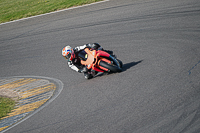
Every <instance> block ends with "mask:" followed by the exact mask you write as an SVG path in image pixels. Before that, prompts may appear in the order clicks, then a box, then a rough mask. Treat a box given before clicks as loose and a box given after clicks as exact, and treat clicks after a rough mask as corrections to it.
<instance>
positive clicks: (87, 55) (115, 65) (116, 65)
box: [78, 48, 123, 73]
mask: <svg viewBox="0 0 200 133" xmlns="http://www.w3.org/2000/svg"><path fill="white" fill-rule="evenodd" d="M78 57H79V58H80V60H81V64H82V65H84V66H86V67H87V68H88V69H92V70H93V71H95V72H96V73H97V72H102V73H104V72H107V73H110V72H121V71H122V66H123V63H122V61H120V60H119V59H116V58H115V57H114V56H113V55H111V54H109V53H107V52H105V51H103V50H95V49H89V48H85V49H84V50H83V51H81V52H80V53H79V54H78Z"/></svg>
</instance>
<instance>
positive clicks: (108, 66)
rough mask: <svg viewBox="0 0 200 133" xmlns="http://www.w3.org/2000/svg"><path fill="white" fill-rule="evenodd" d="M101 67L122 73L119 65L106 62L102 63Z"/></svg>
mask: <svg viewBox="0 0 200 133" xmlns="http://www.w3.org/2000/svg"><path fill="white" fill-rule="evenodd" d="M99 65H100V66H102V67H104V68H107V69H109V70H110V71H111V72H121V71H122V69H121V68H120V67H118V66H117V65H114V64H109V63H107V62H105V61H100V62H99Z"/></svg>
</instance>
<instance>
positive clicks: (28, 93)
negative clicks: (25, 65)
mask: <svg viewBox="0 0 200 133" xmlns="http://www.w3.org/2000/svg"><path fill="white" fill-rule="evenodd" d="M55 89H56V86H55V85H54V84H53V83H51V84H49V85H46V86H42V87H38V88H33V89H31V90H28V91H24V92H20V93H19V94H20V95H21V98H22V99H24V98H27V97H31V96H34V95H37V94H41V93H43V92H47V91H50V90H55Z"/></svg>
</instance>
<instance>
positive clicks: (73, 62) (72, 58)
mask: <svg viewBox="0 0 200 133" xmlns="http://www.w3.org/2000/svg"><path fill="white" fill-rule="evenodd" d="M85 48H92V49H95V50H104V49H103V48H102V47H101V46H100V45H99V44H98V43H93V44H85V45H83V46H77V47H75V48H74V49H72V48H71V47H70V46H66V47H64V48H63V49H62V55H63V57H64V58H65V59H67V60H68V65H69V67H70V68H71V69H73V70H75V71H77V72H79V73H84V77H85V78H86V79H91V78H93V77H94V76H95V75H96V74H97V73H96V72H95V71H94V70H92V69H90V70H88V69H87V67H86V66H83V65H82V64H81V62H80V59H79V58H78V54H79V53H80V52H81V51H82V50H84V49H85ZM104 51H106V52H108V53H109V54H113V51H110V50H104Z"/></svg>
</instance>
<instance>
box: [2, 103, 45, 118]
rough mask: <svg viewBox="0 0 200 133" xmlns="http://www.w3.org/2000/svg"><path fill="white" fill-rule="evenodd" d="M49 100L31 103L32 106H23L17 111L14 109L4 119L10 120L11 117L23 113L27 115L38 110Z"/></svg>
mask: <svg viewBox="0 0 200 133" xmlns="http://www.w3.org/2000/svg"><path fill="white" fill-rule="evenodd" d="M47 100H48V99H44V100H41V101H38V102H34V103H31V104H27V105H23V106H21V107H19V108H17V109H14V110H13V111H12V112H11V113H9V114H8V116H6V117H3V119H5V118H9V117H12V116H15V115H19V114H23V113H26V112H30V111H33V110H35V109H36V108H38V107H40V106H41V105H42V104H44V103H45V102H46V101H47Z"/></svg>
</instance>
